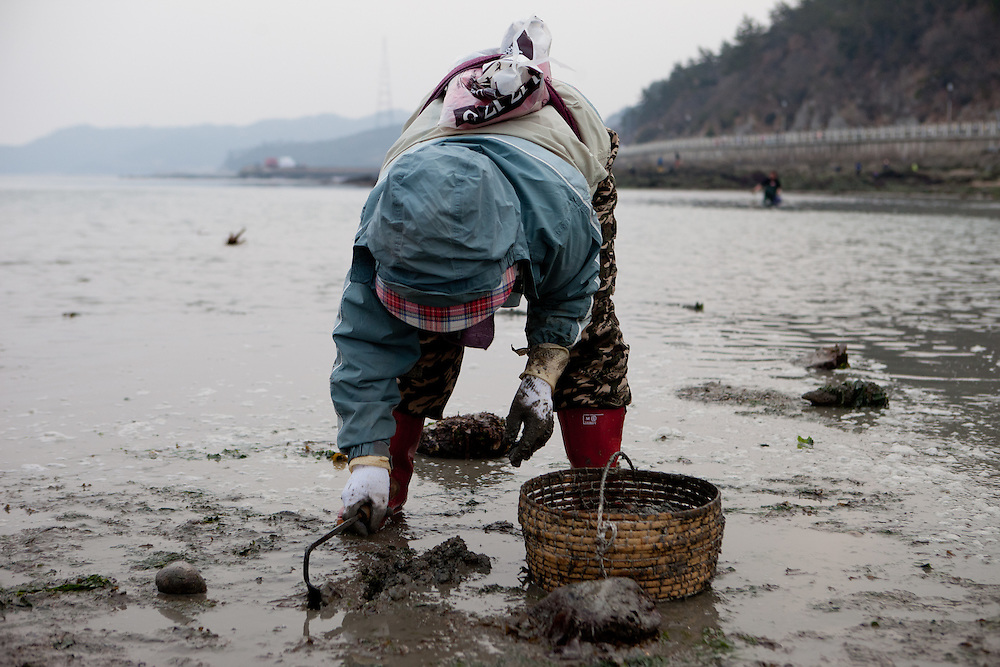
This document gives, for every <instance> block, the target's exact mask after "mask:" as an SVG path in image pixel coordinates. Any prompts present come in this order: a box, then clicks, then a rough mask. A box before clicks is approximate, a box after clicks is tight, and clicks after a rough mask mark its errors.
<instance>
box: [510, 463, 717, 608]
mask: <svg viewBox="0 0 1000 667" xmlns="http://www.w3.org/2000/svg"><path fill="white" fill-rule="evenodd" d="M621 456H622V457H623V458H625V460H626V461H628V463H629V466H632V462H631V461H630V460H629V459H628V457H627V456H624V455H623V454H622V455H621ZM616 459H617V456H616V457H615V458H613V459H612V460H611V461H609V462H608V467H605V468H604V469H601V468H576V469H573V470H561V471H558V472H553V473H549V474H546V475H542V476H540V477H536V478H534V479H532V480H529V481H528V482H525V484H524V485H523V486H522V487H521V498H520V501H519V503H518V509H517V516H518V520H519V521H520V523H521V529H522V532H523V534H524V543H525V547H526V550H527V560H528V570H529V572H530V573H531V577H532V579H533V581H534V582H535V583H536V584H538V585H539V586H540V587H541V588H543V589H544V590H546V591H551V590H553V589H555V588H558V587H559V586H564V585H566V584H570V583H574V582H578V581H586V580H591V579H600V578H605V577H628V578H630V579H634V580H635V581H636V582H638V583H639V585H640V586H642V588H643V589H644V590H645V591H646V592H647V593H648V594H649V595H650V596H651V597H653V598H654V599H658V600H668V599H674V598H682V597H687V596H689V595H694V594H695V593H698V592H700V591H701V590H702V589H703V588H704V587H705V586H706V585H707V584H708V582H709V580H711V578H712V576H713V575H714V574H715V566H716V563H717V562H718V559H719V550H720V548H721V546H722V531H723V527H724V525H725V518H724V517H723V516H722V499H721V495H720V494H719V490H718V489H717V488H716V487H715V486H714V485H712V484H710V483H709V482H707V481H705V480H702V479H698V478H697V477H688V476H686V475H676V474H670V473H661V472H652V471H644V470H636V469H635V468H634V466H632V469H631V470H626V469H623V468H611V465H612V463H613V462H614V461H615V460H616Z"/></svg>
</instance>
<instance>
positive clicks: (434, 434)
mask: <svg viewBox="0 0 1000 667" xmlns="http://www.w3.org/2000/svg"><path fill="white" fill-rule="evenodd" d="M503 435H504V420H503V418H502V417H499V416H497V415H495V414H492V413H489V412H477V413H476V414H471V415H458V416H455V417H445V418H444V419H439V420H438V421H436V422H434V423H432V424H429V425H427V426H426V427H425V428H424V432H423V434H422V435H421V436H420V443H419V444H418V445H417V451H418V452H420V453H421V454H425V455H427V456H433V457H437V458H443V459H496V458H500V457H501V456H503V455H504V454H506V453H507V452H506V447H505V446H504V442H503Z"/></svg>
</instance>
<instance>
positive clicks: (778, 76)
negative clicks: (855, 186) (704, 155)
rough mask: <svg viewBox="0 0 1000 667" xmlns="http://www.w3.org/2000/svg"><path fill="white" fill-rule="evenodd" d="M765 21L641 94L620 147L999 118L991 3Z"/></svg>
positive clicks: (828, 9) (861, 7)
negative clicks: (679, 139)
mask: <svg viewBox="0 0 1000 667" xmlns="http://www.w3.org/2000/svg"><path fill="white" fill-rule="evenodd" d="M771 22H772V23H771V26H770V28H768V29H766V30H765V29H764V28H763V27H762V26H760V25H759V24H756V23H755V22H753V21H752V20H750V19H745V20H744V22H743V24H742V25H741V26H740V28H739V30H738V31H737V34H736V37H735V40H734V42H733V43H725V44H723V46H722V48H721V49H720V50H719V52H718V53H713V52H711V51H704V50H703V51H702V52H701V54H700V56H699V57H698V58H697V59H692V60H691V61H689V62H688V63H687V65H684V66H682V65H677V66H675V67H674V69H673V71H672V72H671V74H670V76H669V78H667V79H663V80H661V81H657V82H655V83H653V84H651V85H650V86H649V87H648V88H646V90H645V91H644V92H643V95H642V99H641V101H640V103H639V104H638V105H636V106H634V107H631V108H630V109H627V110H626V111H625V112H624V113H623V115H622V116H621V118H620V120H619V122H618V123H617V126H616V129H618V131H619V134H621V136H622V140H623V142H624V143H632V144H635V143H642V142H648V141H656V140H661V139H670V138H675V137H693V136H716V135H723V134H749V133H761V132H776V131H784V130H823V129H840V128H848V127H864V126H878V125H895V124H908V123H940V122H947V121H949V120H952V121H965V120H969V121H980V120H997V119H998V116H1000V0H933V1H932V0H801V2H799V3H797V4H796V5H795V6H790V5H789V4H787V3H784V2H779V3H778V4H777V5H776V7H775V9H774V10H773V12H772V14H771Z"/></svg>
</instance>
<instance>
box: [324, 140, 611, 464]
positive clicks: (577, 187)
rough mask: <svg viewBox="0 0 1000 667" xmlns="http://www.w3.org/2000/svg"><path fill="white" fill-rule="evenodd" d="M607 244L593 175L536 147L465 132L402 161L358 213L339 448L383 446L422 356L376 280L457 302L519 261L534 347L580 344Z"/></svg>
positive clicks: (341, 357) (341, 339)
mask: <svg viewBox="0 0 1000 667" xmlns="http://www.w3.org/2000/svg"><path fill="white" fill-rule="evenodd" d="M470 179H471V180H472V181H474V182H473V183H471V184H470V183H469V181H470ZM465 186H468V187H465ZM470 193H478V197H477V196H476V195H474V194H470ZM429 218H432V219H429ZM428 225H434V227H432V228H430V229H428V228H427V226H428ZM600 247H601V230H600V225H599V223H598V220H597V216H596V214H595V213H594V210H593V208H592V206H591V200H590V189H589V186H588V183H587V181H586V179H585V178H584V177H583V175H582V174H581V173H580V171H579V170H577V169H576V168H575V167H574V166H572V165H570V164H569V163H568V162H566V161H565V160H563V159H561V158H560V157H558V156H556V155H555V154H554V153H552V152H550V151H548V150H546V149H544V148H542V147H540V146H539V145H537V144H535V143H533V142H531V141H528V140H525V139H522V138H519V137H514V136H507V135H491V134H474V135H473V134H462V135H457V136H454V137H449V138H442V139H434V140H430V141H424V142H421V143H418V144H416V145H415V146H413V147H412V148H410V149H409V150H407V151H405V152H404V153H402V154H401V155H400V156H399V157H397V158H395V159H394V160H393V161H392V163H391V164H389V165H388V167H387V168H386V169H385V170H384V171H383V173H382V175H381V176H380V178H379V181H378V183H377V184H376V186H375V187H374V188H373V189H372V192H371V194H370V195H369V197H368V200H367V202H366V204H365V206H364V209H363V211H362V215H361V223H360V226H359V229H358V232H357V234H356V236H355V241H354V260H353V263H352V266H351V269H350V272H349V275H348V277H347V280H346V282H345V285H344V293H343V297H342V300H341V305H340V310H339V312H338V317H337V322H336V325H335V326H334V330H333V339H334V342H335V343H336V347H337V358H336V362H335V364H334V367H333V371H332V372H331V375H330V396H331V398H332V400H333V404H334V408H335V409H336V412H337V417H338V419H339V434H338V438H337V444H338V447H339V448H340V450H341V451H342V452H344V453H345V454H347V456H348V457H350V458H354V457H355V456H362V455H367V454H379V455H385V454H387V443H388V440H389V439H390V438H391V437H392V435H393V433H394V432H395V430H396V424H395V420H394V418H393V417H392V410H393V408H395V406H396V405H397V404H398V403H399V391H398V389H397V387H396V378H397V377H398V376H400V375H403V374H405V373H406V372H407V371H408V370H409V369H410V368H412V367H413V365H414V364H416V362H417V360H418V359H419V356H420V347H419V342H418V335H419V332H418V330H417V329H416V328H414V327H412V326H410V325H408V324H406V323H405V322H403V321H401V320H399V319H397V318H396V317H394V316H393V315H391V314H390V313H389V312H388V311H387V310H386V309H385V307H384V306H383V305H382V303H381V302H380V301H379V300H378V297H377V296H376V295H375V288H374V281H375V275H376V274H378V275H379V277H380V278H381V279H382V280H384V281H385V282H387V283H388V284H390V285H391V286H392V287H393V289H394V290H396V291H402V292H404V297H406V298H410V299H412V300H414V301H417V302H419V303H424V304H426V305H449V304H452V303H464V302H467V301H469V300H471V299H474V298H477V297H478V296H480V295H482V294H483V293H484V292H488V291H489V290H490V289H492V288H493V287H495V286H496V284H497V282H498V281H499V277H500V273H501V272H502V271H503V270H504V269H505V268H506V267H507V266H509V265H510V264H512V263H517V264H518V266H519V267H520V270H521V277H522V280H523V283H524V296H525V298H526V300H527V311H528V317H527V322H526V326H525V333H526V335H527V340H528V345H529V346H531V345H536V344H538V343H556V344H558V345H562V346H564V347H573V345H575V344H576V342H577V341H578V340H579V337H580V334H581V332H582V331H583V329H584V327H585V326H586V325H587V324H588V323H589V321H590V309H591V306H592V303H593V295H594V293H595V292H596V291H597V288H598V284H599V278H598V272H599V268H600V267H599V254H600Z"/></svg>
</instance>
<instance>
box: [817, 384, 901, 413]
mask: <svg viewBox="0 0 1000 667" xmlns="http://www.w3.org/2000/svg"><path fill="white" fill-rule="evenodd" d="M802 398H804V399H806V400H807V401H809V402H810V403H812V404H813V405H819V406H830V407H844V408H884V407H885V406H887V405H889V397H888V396H887V395H886V393H885V390H884V389H882V387H880V386H878V385H877V384H875V383H874V382H865V381H864V380H855V381H853V382H844V383H843V384H839V385H829V384H828V385H824V386H822V387H820V388H819V389H814V390H813V391H808V392H806V393H804V394H802Z"/></svg>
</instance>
